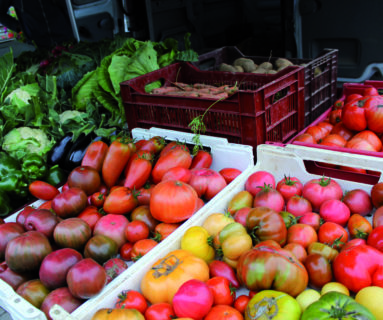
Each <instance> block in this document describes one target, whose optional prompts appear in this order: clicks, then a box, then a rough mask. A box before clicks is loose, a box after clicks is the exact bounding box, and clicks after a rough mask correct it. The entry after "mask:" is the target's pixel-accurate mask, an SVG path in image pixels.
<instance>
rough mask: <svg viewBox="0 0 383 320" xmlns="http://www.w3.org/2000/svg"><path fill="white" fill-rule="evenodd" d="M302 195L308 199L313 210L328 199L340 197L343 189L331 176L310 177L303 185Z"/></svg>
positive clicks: (317, 208)
mask: <svg viewBox="0 0 383 320" xmlns="http://www.w3.org/2000/svg"><path fill="white" fill-rule="evenodd" d="M302 196H303V197H304V198H306V199H307V200H308V201H310V203H311V205H312V207H313V209H314V211H317V210H319V208H320V205H321V204H322V203H323V202H324V201H326V200H330V199H338V200H340V199H342V196H343V191H342V188H341V187H340V185H339V184H338V182H336V181H335V180H333V179H331V178H325V177H322V178H319V179H311V180H310V181H308V182H306V183H305V184H304V186H303V190H302Z"/></svg>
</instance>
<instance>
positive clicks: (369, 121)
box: [292, 86, 383, 173]
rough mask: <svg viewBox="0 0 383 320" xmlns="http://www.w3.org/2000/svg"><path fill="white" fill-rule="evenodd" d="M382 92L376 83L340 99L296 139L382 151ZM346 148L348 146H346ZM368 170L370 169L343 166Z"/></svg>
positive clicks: (319, 144)
mask: <svg viewBox="0 0 383 320" xmlns="http://www.w3.org/2000/svg"><path fill="white" fill-rule="evenodd" d="M381 103H382V96H380V95H379V92H378V90H377V89H376V88H375V87H372V86H365V88H364V89H363V90H360V93H350V94H348V95H345V96H343V97H342V98H341V99H339V100H337V101H336V102H335V103H334V105H333V106H332V108H331V110H330V111H328V112H327V117H326V119H325V118H323V117H321V118H320V119H319V120H318V121H316V122H315V123H314V124H313V125H311V126H309V127H308V128H307V129H306V130H305V131H304V133H301V134H299V135H298V136H296V137H295V138H294V139H293V140H292V142H294V141H296V142H303V143H309V144H316V145H318V146H330V147H340V148H347V149H353V150H361V151H367V152H378V153H380V152H381V151H382V133H383V122H382V119H383V116H382V115H383V111H382V110H381V108H380V105H381ZM345 151H346V150H345ZM342 169H347V170H354V171H358V172H360V173H366V170H362V169H355V168H342Z"/></svg>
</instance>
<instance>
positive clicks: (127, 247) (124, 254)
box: [119, 242, 133, 261]
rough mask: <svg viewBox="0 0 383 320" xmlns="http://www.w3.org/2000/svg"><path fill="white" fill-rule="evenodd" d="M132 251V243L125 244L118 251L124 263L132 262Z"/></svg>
mask: <svg viewBox="0 0 383 320" xmlns="http://www.w3.org/2000/svg"><path fill="white" fill-rule="evenodd" d="M132 250H133V243H130V242H125V243H124V244H123V245H122V246H121V248H120V250H119V254H120V256H121V258H122V259H124V260H126V261H130V260H132Z"/></svg>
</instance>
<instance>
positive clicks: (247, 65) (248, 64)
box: [233, 58, 257, 72]
mask: <svg viewBox="0 0 383 320" xmlns="http://www.w3.org/2000/svg"><path fill="white" fill-rule="evenodd" d="M233 65H234V66H241V67H242V68H243V70H244V72H253V71H254V70H255V69H256V68H257V66H256V64H255V63H254V61H253V60H251V59H247V58H238V59H236V60H235V61H234V63H233Z"/></svg>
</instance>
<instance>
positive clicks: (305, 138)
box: [294, 133, 317, 144]
mask: <svg viewBox="0 0 383 320" xmlns="http://www.w3.org/2000/svg"><path fill="white" fill-rule="evenodd" d="M294 141H298V142H304V143H313V144H316V143H317V142H316V141H315V139H314V137H313V136H312V135H311V134H309V133H302V134H300V135H299V136H297V137H295V138H294Z"/></svg>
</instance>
